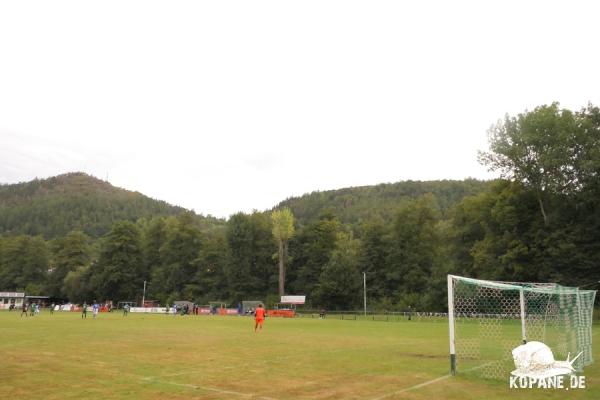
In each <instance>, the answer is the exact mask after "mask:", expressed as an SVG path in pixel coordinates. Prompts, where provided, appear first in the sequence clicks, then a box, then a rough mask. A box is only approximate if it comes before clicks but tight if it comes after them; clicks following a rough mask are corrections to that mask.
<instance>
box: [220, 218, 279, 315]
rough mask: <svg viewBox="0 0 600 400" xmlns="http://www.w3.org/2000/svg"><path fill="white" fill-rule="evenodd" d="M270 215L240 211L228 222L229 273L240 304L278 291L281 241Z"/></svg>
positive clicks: (227, 271)
mask: <svg viewBox="0 0 600 400" xmlns="http://www.w3.org/2000/svg"><path fill="white" fill-rule="evenodd" d="M271 230H272V226H271V218H270V216H269V215H268V214H263V213H257V212H255V213H253V214H251V215H246V214H243V213H238V214H235V215H233V216H232V217H231V218H230V219H229V221H228V222H227V231H226V239H227V244H228V247H229V259H228V262H227V265H226V269H225V273H226V276H227V282H228V286H229V291H230V298H232V299H233V300H234V301H235V302H236V303H237V302H238V301H240V300H245V299H248V298H261V297H264V296H265V295H266V294H267V293H269V292H273V293H276V291H277V267H276V266H277V263H276V261H275V259H274V257H273V255H274V254H275V252H276V250H277V244H276V242H275V239H274V238H273V234H272V233H271Z"/></svg>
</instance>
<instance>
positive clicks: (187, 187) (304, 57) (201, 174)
mask: <svg viewBox="0 0 600 400" xmlns="http://www.w3.org/2000/svg"><path fill="white" fill-rule="evenodd" d="M599 15H600V2H597V1H596V2H595V1H589V2H583V1H572V0H569V1H561V2H555V1H524V0H520V1H515V2H510V1H506V0H502V1H497V2H492V1H472V2H463V1H412V2H404V1H373V0H365V1H349V0H342V1H326V0H318V1H307V0H302V1H293V2H292V1H282V0H276V1H259V2H255V1H211V2H199V1H177V2H173V1H161V2H157V1H148V0H144V1H122V0H119V1H101V2H87V1H79V0H78V1H52V2H49V1H39V2H36V1H33V2H31V1H28V2H22V1H16V2H2V3H0V160H1V164H0V182H2V183H14V182H20V181H26V180H30V179H33V178H35V177H39V178H43V177H48V176H53V175H57V174H61V173H65V172H69V171H84V172H87V173H89V174H92V175H95V176H97V177H99V178H102V179H107V178H108V180H109V181H110V182H111V183H112V184H114V185H117V186H120V187H124V188H127V189H130V190H137V191H140V192H142V193H144V194H146V195H149V196H151V197H154V198H158V199H162V200H166V201H168V202H170V203H173V204H177V205H181V206H183V207H187V208H193V209H194V210H195V211H196V212H199V213H204V214H213V215H216V216H228V215H230V214H232V213H234V212H236V211H250V210H252V209H259V210H263V209H266V208H270V207H271V206H273V205H275V204H276V203H278V202H279V201H281V200H283V199H285V198H286V197H290V196H294V195H301V194H303V193H306V192H310V191H313V190H325V189H335V188H341V187H346V186H358V185H369V184H377V183H381V182H395V181H399V180H408V179H412V180H431V179H463V178H467V177H475V178H490V177H493V175H491V174H489V173H488V172H487V171H486V169H485V168H484V167H483V166H481V165H479V164H478V163H477V150H485V149H486V148H487V134H486V131H487V129H488V128H489V127H490V125H491V124H493V123H494V122H496V121H497V120H498V119H499V118H501V117H502V116H503V115H504V114H505V113H509V114H516V113H518V112H522V111H524V110H525V109H532V108H534V107H535V106H537V105H541V104H546V103H550V102H552V101H560V103H561V105H562V106H564V107H567V108H571V109H579V108H581V107H582V106H585V105H586V104H587V103H588V102H590V101H591V102H593V103H595V104H600V78H599V72H600V52H599V51H598V43H599V40H600V23H598V16H599Z"/></svg>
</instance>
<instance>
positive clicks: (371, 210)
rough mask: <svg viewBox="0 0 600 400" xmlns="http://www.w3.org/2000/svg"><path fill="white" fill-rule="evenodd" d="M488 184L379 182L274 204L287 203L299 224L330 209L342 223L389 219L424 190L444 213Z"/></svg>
mask: <svg viewBox="0 0 600 400" xmlns="http://www.w3.org/2000/svg"><path fill="white" fill-rule="evenodd" d="M490 184H491V182H489V181H479V180H475V179H466V180H463V181H449V180H441V181H426V182H421V181H404V182H396V183H383V184H379V185H373V186H360V187H350V188H344V189H338V190H327V191H323V192H312V193H309V194H305V195H303V196H300V197H291V198H289V199H286V200H285V201H282V202H281V203H279V204H278V205H277V206H276V207H275V208H281V207H289V208H290V209H291V210H292V212H293V213H294V216H295V217H296V220H297V221H298V223H299V224H300V225H303V224H306V223H308V222H310V221H313V220H315V219H316V218H318V217H319V215H320V214H321V213H323V212H324V211H331V212H333V213H334V214H335V215H336V216H337V217H338V218H339V219H340V221H341V222H343V223H346V224H351V225H355V224H360V223H361V222H364V221H366V220H369V219H371V218H374V217H380V218H382V219H383V220H389V219H391V218H392V217H393V216H394V215H395V212H396V210H397V209H398V208H399V207H400V206H402V204H403V203H405V202H406V201H408V200H411V199H414V198H416V197H419V196H421V195H423V194H426V193H432V194H433V195H435V197H436V199H437V202H438V205H439V208H440V210H441V212H442V213H445V212H446V211H447V210H448V209H449V208H450V207H452V206H453V205H455V204H457V203H459V202H460V201H462V200H463V199H464V198H465V197H466V196H471V195H474V194H477V193H480V192H482V191H484V190H486V189H487V188H489V187H490Z"/></svg>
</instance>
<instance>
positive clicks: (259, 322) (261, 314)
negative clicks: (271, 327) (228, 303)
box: [254, 304, 265, 332]
mask: <svg viewBox="0 0 600 400" xmlns="http://www.w3.org/2000/svg"><path fill="white" fill-rule="evenodd" d="M264 320H265V309H264V308H263V305H262V304H259V305H258V307H257V308H256V311H254V321H255V324H254V332H256V328H258V327H259V326H260V330H261V331H262V326H263V321H264Z"/></svg>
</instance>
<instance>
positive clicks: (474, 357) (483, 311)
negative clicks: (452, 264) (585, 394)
mask: <svg viewBox="0 0 600 400" xmlns="http://www.w3.org/2000/svg"><path fill="white" fill-rule="evenodd" d="M595 296H596V291H595V290H581V289H578V288H575V287H565V286H561V285H557V284H554V283H515V282H495V281H486V280H479V279H471V278H464V277H460V276H454V275H448V322H449V332H450V362H451V372H452V374H456V372H457V370H458V371H459V372H461V373H464V372H469V373H474V374H477V375H479V376H482V377H485V378H493V379H506V378H507V377H508V376H510V372H511V371H512V370H513V369H514V361H513V358H512V350H513V349H514V348H515V347H517V346H519V345H521V344H524V343H527V342H528V341H538V342H542V343H545V344H546V345H548V346H549V347H550V349H551V350H552V352H553V354H554V358H555V359H556V360H566V359H567V357H568V356H569V354H570V357H571V359H573V358H574V357H575V356H576V355H577V354H579V353H580V352H581V353H582V354H581V356H579V358H578V359H577V360H576V361H575V362H574V363H573V367H574V368H575V370H576V371H578V372H580V371H582V370H583V367H585V366H586V365H589V364H591V363H592V361H593V359H592V314H593V308H594V298H595Z"/></svg>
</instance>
